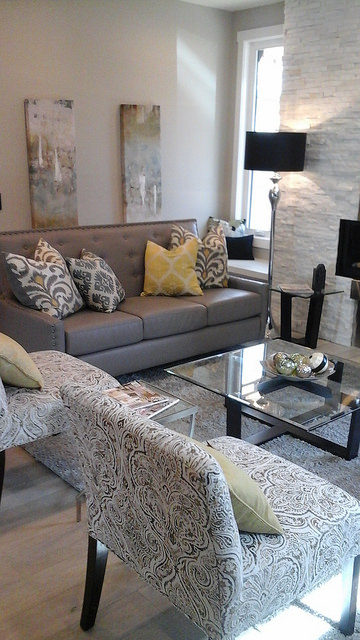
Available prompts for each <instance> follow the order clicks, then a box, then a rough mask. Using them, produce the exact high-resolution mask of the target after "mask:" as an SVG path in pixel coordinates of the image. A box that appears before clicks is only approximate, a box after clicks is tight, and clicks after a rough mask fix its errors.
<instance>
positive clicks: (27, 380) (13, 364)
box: [0, 333, 44, 389]
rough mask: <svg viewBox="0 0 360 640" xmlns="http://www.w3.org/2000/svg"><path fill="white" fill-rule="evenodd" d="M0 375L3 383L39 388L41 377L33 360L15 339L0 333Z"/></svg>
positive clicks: (42, 381) (41, 382)
mask: <svg viewBox="0 0 360 640" xmlns="http://www.w3.org/2000/svg"><path fill="white" fill-rule="evenodd" d="M0 376H1V379H2V381H3V382H4V384H10V385H12V386H14V387H26V388H29V389H39V388H40V389H41V388H42V387H43V385H44V380H43V377H42V375H41V373H40V371H39V369H38V368H37V366H36V364H35V362H34V361H33V360H32V359H31V358H30V356H29V354H28V353H27V352H26V351H25V349H24V348H23V347H22V346H21V345H20V344H19V343H18V342H16V341H15V340H13V339H12V338H10V337H9V336H7V335H5V334H4V333H0Z"/></svg>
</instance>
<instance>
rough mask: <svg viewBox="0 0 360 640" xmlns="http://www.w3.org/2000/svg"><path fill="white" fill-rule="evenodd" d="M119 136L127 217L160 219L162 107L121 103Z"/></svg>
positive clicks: (127, 219)
mask: <svg viewBox="0 0 360 640" xmlns="http://www.w3.org/2000/svg"><path fill="white" fill-rule="evenodd" d="M120 138H121V140H120V142H121V172H122V176H121V177H122V195H123V213H124V218H125V220H126V221H127V222H143V221H144V220H145V221H146V220H158V219H161V155H160V107H159V106H156V105H149V106H146V105H134V104H122V105H120Z"/></svg>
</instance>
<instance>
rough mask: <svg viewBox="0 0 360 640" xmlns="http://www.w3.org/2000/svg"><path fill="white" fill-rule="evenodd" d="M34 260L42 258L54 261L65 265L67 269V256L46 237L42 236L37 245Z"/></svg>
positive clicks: (46, 260) (42, 259) (62, 265)
mask: <svg viewBox="0 0 360 640" xmlns="http://www.w3.org/2000/svg"><path fill="white" fill-rule="evenodd" d="M34 260H40V261H41V262H53V263H54V264H59V265H60V266H61V267H65V268H66V269H67V266H66V262H65V258H64V257H63V256H62V255H61V253H59V251H58V250H57V249H55V248H54V247H52V246H51V244H49V243H48V242H47V241H46V240H44V238H40V240H39V242H38V243H37V245H36V247H35V251H34Z"/></svg>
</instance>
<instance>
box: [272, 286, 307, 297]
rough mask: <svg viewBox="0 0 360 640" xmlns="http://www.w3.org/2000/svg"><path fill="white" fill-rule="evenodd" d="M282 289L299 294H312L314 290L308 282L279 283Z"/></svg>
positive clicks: (285, 291)
mask: <svg viewBox="0 0 360 640" xmlns="http://www.w3.org/2000/svg"><path fill="white" fill-rule="evenodd" d="M279 289H280V291H283V292H284V293H290V294H293V295H295V296H296V295H297V296H309V297H310V296H311V295H312V294H313V293H314V291H313V289H312V288H311V287H309V286H308V285H307V284H279Z"/></svg>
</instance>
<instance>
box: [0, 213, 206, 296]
mask: <svg viewBox="0 0 360 640" xmlns="http://www.w3.org/2000/svg"><path fill="white" fill-rule="evenodd" d="M174 223H178V224H181V225H182V226H184V227H186V228H187V229H190V230H191V231H192V232H193V233H197V223H196V220H195V219H187V220H169V221H159V222H140V223H135V224H115V225H93V226H82V227H68V228H63V229H61V228H59V229H30V230H24V231H5V232H3V233H0V253H1V260H0V294H1V295H2V296H6V297H8V296H9V295H12V294H11V292H10V289H9V285H8V281H7V277H6V273H5V268H4V259H3V253H4V252H8V251H10V252H12V253H18V254H20V255H23V256H26V257H27V258H32V257H33V255H34V251H35V247H36V245H37V242H38V240H39V238H40V237H42V238H44V239H45V240H47V242H49V244H51V245H52V246H53V247H55V249H57V250H58V251H59V252H60V253H61V254H62V255H63V256H64V257H73V258H74V257H79V254H80V251H81V249H83V248H85V249H88V251H92V252H93V253H96V254H97V255H100V256H101V257H102V258H104V260H106V262H107V263H108V264H109V265H110V266H111V268H112V269H113V271H114V272H115V274H116V275H117V277H118V278H119V280H120V282H121V283H122V285H123V287H124V288H125V291H126V295H127V297H132V296H137V295H139V294H140V293H141V291H142V288H143V281H144V254H145V248H146V243H147V241H148V240H152V241H153V242H156V243H157V244H160V245H162V246H163V247H167V245H168V243H169V240H170V233H171V227H172V225H173V224H174Z"/></svg>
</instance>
